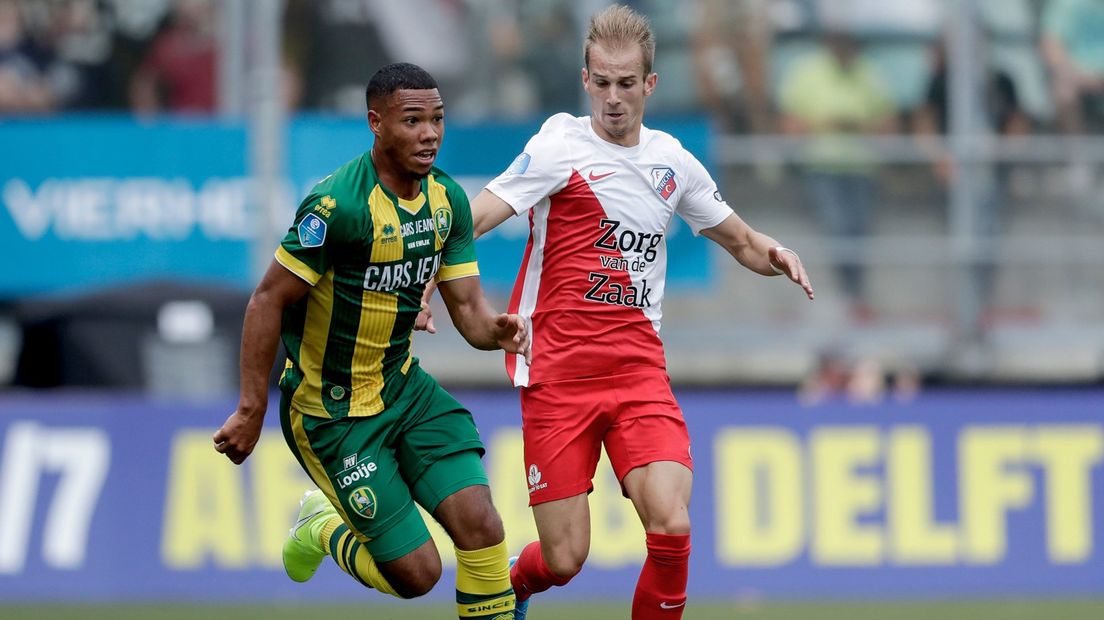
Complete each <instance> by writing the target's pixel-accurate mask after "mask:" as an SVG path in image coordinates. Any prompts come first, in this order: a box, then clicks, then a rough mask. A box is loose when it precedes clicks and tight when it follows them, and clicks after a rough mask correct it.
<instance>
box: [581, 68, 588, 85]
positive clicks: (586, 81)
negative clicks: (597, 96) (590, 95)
mask: <svg viewBox="0 0 1104 620" xmlns="http://www.w3.org/2000/svg"><path fill="white" fill-rule="evenodd" d="M582 76H583V88H586V87H587V83H588V82H590V73H589V72H588V71H587V68H586V67H583V72H582Z"/></svg>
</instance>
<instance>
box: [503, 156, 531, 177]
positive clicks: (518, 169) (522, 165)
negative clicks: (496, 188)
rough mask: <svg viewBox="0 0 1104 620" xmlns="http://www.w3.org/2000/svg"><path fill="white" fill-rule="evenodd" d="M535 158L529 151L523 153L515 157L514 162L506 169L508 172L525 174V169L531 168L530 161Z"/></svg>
mask: <svg viewBox="0 0 1104 620" xmlns="http://www.w3.org/2000/svg"><path fill="white" fill-rule="evenodd" d="M532 159H533V158H532V157H530V156H529V153H522V154H521V155H518V156H517V157H515V158H514V161H513V163H511V164H510V167H509V168H507V169H506V174H525V171H526V170H528V169H529V162H530V161H531V160H532Z"/></svg>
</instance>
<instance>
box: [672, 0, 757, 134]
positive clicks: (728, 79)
mask: <svg viewBox="0 0 1104 620" xmlns="http://www.w3.org/2000/svg"><path fill="white" fill-rule="evenodd" d="M768 8H769V6H768V1H767V0H701V3H700V5H699V12H698V19H697V24H696V26H695V28H694V31H693V33H692V35H691V48H692V50H693V54H694V68H695V70H696V73H697V77H698V79H697V83H698V87H699V88H700V89H701V98H702V101H703V102H704V104H705V106H706V107H707V108H708V109H709V110H710V112H712V115H713V118H714V119H715V120H716V121H717V123H718V124H719V126H720V129H722V130H723V131H725V132H753V133H768V132H770V131H771V130H772V129H773V127H772V125H773V123H772V119H771V109H770V97H769V84H768V82H769V71H768V62H767V55H768V52H769V51H770V47H771V39H772V37H773V25H772V23H771V20H770V15H769V11H768Z"/></svg>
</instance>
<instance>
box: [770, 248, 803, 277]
mask: <svg viewBox="0 0 1104 620" xmlns="http://www.w3.org/2000/svg"><path fill="white" fill-rule="evenodd" d="M783 252H789V253H790V254H793V256H794V258H798V256H797V252H794V251H793V250H791V249H790V248H788V247H786V246H784V245H776V246H772V247H771V249H770V250H769V251H768V252H767V263H768V264H769V265H770V268H771V269H772V270H773V271H774V273H776V274H778V275H780V276H784V275H786V272H785V271H783V270H781V269H779V268H778V265H776V264H775V262H774V260H775V257H776V256H779V255H781V254H782V253H783Z"/></svg>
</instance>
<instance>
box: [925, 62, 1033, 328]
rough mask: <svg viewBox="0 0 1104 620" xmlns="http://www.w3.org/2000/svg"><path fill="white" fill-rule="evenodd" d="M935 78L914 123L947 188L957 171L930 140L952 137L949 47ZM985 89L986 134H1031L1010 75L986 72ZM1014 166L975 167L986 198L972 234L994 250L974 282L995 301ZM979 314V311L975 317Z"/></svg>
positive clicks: (936, 65) (980, 204) (976, 180)
mask: <svg viewBox="0 0 1104 620" xmlns="http://www.w3.org/2000/svg"><path fill="white" fill-rule="evenodd" d="M932 64H933V66H932V76H931V81H930V82H929V84H928V89H927V96H926V98H925V100H924V103H923V104H922V105H921V106H920V107H919V108H918V109H917V110H916V111H915V112H914V113H913V117H912V122H913V129H914V131H915V133H916V135H917V136H918V137H919V138H920V147H921V149H923V150H924V151H926V152H927V153H928V154H929V155H930V156H931V157H932V160H933V162H934V163H933V167H934V172H935V175H936V178H938V179H939V181H940V182H941V183H942V184H943V186H944V187H947V186H948V185H949V184H950V182H951V180H952V178H953V177H954V175H955V174H956V173H957V171H956V169H955V168H954V164H953V161H952V160H951V158H950V157H949V154H948V153H947V152H946V151H944V150H943V149H942V148H940V147H939V146H938V144H937V143H936V142H934V141H932V140H928V139H926V138H928V137H930V136H934V135H937V134H942V135H947V132H948V127H949V115H948V109H949V107H950V101H949V99H948V95H949V92H948V89H947V82H948V76H947V54H946V48H945V45H936V46H935V48H934V49H933V54H932ZM982 70H983V71H985V74H984V76H983V77H982V78H981V79H982V81H983V83H984V91H983V92H982V93H980V94H979V97H978V98H977V103H978V104H979V105H980V108H981V109H982V110H983V111H984V114H983V116H984V118H983V119H980V120H982V122H985V123H986V124H987V126H986V127H984V129H985V130H987V131H990V132H992V133H995V134H999V135H1002V136H1021V135H1025V134H1027V133H1029V132H1030V131H1031V121H1030V119H1029V118H1028V116H1027V114H1026V112H1024V109H1023V107H1022V106H1021V104H1020V98H1019V95H1018V94H1017V91H1016V83H1015V82H1014V81H1013V80H1012V77H1011V76H1009V75H1008V74H1007V73H1006V72H1004V71H1000V70H997V71H991V70H988V69H987V68H983V69H982ZM1011 172H1012V167H1011V165H1010V164H1009V163H1008V162H997V163H996V164H995V165H993V166H991V167H986V168H982V167H981V165H980V164H979V165H977V166H975V167H974V168H972V175H971V179H970V180H971V181H972V182H973V183H976V184H977V188H978V190H979V191H978V194H977V195H979V196H981V198H980V200H979V201H978V205H977V208H976V209H975V210H974V213H973V215H974V219H973V221H972V222H971V226H972V231H971V232H972V233H973V234H974V235H975V236H976V238H978V239H979V240H980V241H981V242H982V245H983V247H986V248H989V250H990V252H989V253H987V255H986V256H984V257H982V259H981V260H980V262H979V263H977V264H976V265H975V266H974V268H973V270H972V277H973V279H974V284H975V286H976V287H977V292H978V294H979V295H980V297H981V299H983V300H986V299H989V298H990V297H991V295H992V292H993V284H994V276H995V273H996V262H995V256H994V255H993V252H992V250H993V249H994V248H993V242H994V239H995V237H996V236H997V234H998V232H999V230H1000V228H1001V221H1002V220H1003V214H1004V213H1005V212H1006V206H1007V204H1008V200H1009V196H1008V188H1009V185H1010V182H1011ZM975 314H976V313H975Z"/></svg>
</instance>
